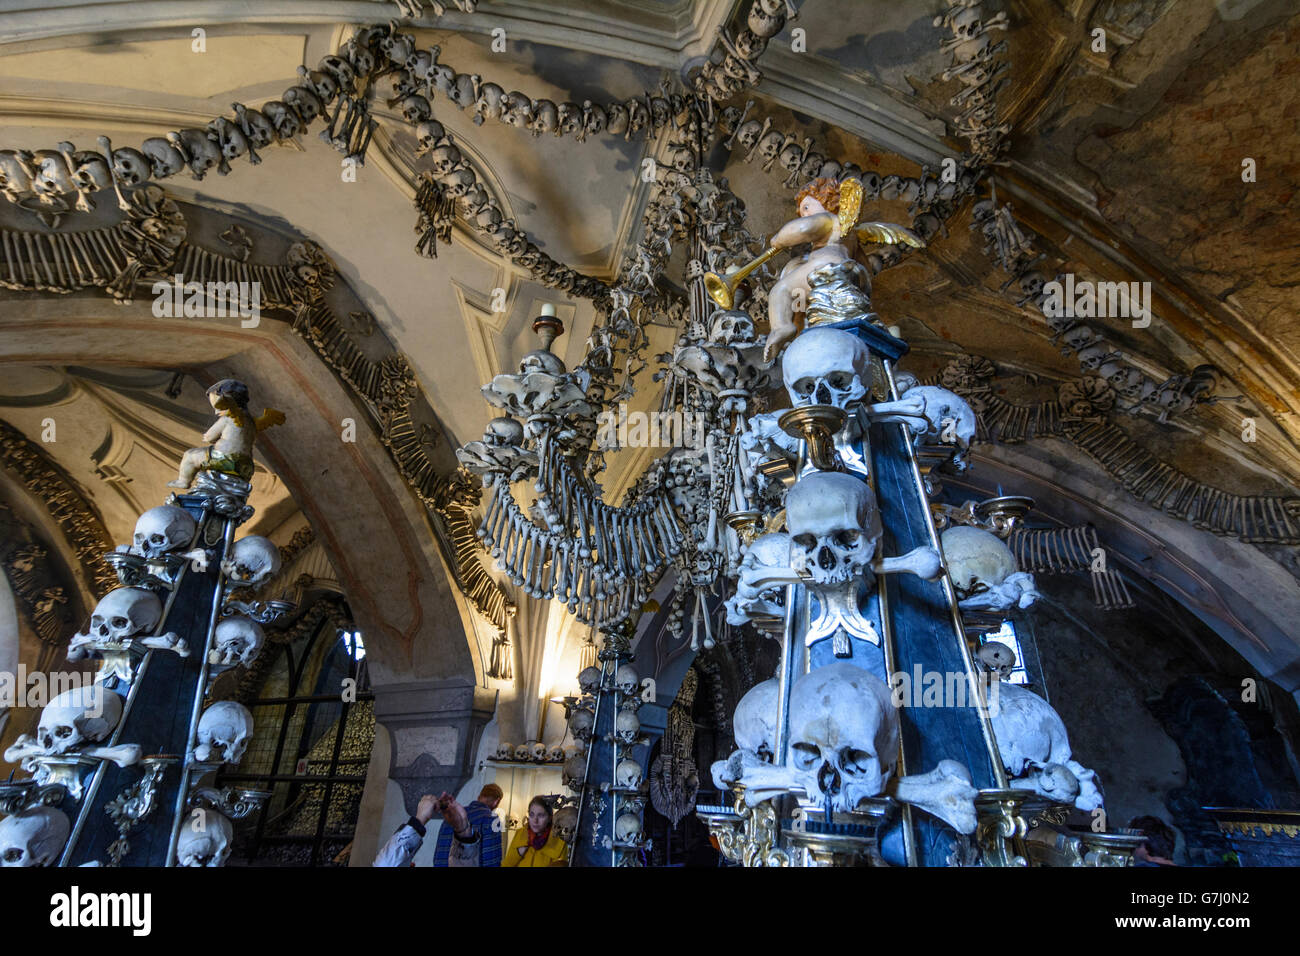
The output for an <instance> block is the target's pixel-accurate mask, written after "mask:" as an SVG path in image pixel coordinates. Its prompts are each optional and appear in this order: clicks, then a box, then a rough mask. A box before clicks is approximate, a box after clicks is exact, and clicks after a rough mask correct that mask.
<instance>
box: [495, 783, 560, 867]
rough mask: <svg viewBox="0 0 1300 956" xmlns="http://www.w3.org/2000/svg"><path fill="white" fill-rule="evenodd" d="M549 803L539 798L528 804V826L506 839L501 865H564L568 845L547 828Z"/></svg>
mask: <svg viewBox="0 0 1300 956" xmlns="http://www.w3.org/2000/svg"><path fill="white" fill-rule="evenodd" d="M551 817H552V814H551V805H550V804H549V803H547V802H546V800H544V799H543V798H542V797H533V799H532V802H530V803H529V804H528V825H527V826H524V827H521V828H520V829H519V831H518V832H517V833H516V834H515V837H514V839H513V840H511V841H510V849H509V850H507V851H506V855H505V859H504V860H502V862H501V865H502V866H566V865H567V862H568V851H569V848H568V846H566V845H565V843H564V841H563V840H561V839H560V837H559V834H557V833H555V832H553V831H552V829H551Z"/></svg>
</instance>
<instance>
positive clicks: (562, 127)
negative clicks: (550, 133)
mask: <svg viewBox="0 0 1300 956" xmlns="http://www.w3.org/2000/svg"><path fill="white" fill-rule="evenodd" d="M558 113H559V126H558V127H557V128H556V130H555V135H556V136H568V135H570V134H573V133H577V132H578V131H579V130H581V129H582V107H581V106H579V105H578V104H577V103H561V104H560V106H559V109H558Z"/></svg>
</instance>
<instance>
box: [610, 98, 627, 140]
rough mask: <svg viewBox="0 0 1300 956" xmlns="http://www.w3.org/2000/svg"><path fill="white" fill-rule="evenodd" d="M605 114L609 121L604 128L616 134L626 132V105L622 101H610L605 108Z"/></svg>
mask: <svg viewBox="0 0 1300 956" xmlns="http://www.w3.org/2000/svg"><path fill="white" fill-rule="evenodd" d="M606 114H607V115H608V117H609V121H608V122H607V123H606V124H605V128H606V129H607V130H609V131H610V132H611V133H612V134H614V135H615V136H617V135H618V134H619V133H626V132H627V107H626V106H624V105H623V104H622V103H610V104H609V106H608V107H607V108H606Z"/></svg>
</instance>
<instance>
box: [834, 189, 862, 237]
mask: <svg viewBox="0 0 1300 956" xmlns="http://www.w3.org/2000/svg"><path fill="white" fill-rule="evenodd" d="M861 212H862V183H860V182H859V181H858V180H856V179H846V180H844V182H842V183H840V211H839V214H838V215H839V219H840V235H841V236H847V235H848V234H849V230H850V229H852V228H853V226H854V224H855V223H856V222H857V221H858V214H859V213H861Z"/></svg>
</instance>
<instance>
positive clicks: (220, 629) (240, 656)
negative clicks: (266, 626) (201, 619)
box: [209, 615, 266, 667]
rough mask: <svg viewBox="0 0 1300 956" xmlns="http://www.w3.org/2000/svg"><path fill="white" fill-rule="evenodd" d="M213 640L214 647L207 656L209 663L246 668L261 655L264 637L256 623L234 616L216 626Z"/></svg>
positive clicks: (241, 616) (240, 616)
mask: <svg viewBox="0 0 1300 956" xmlns="http://www.w3.org/2000/svg"><path fill="white" fill-rule="evenodd" d="M214 640H215V641H216V647H215V648H213V650H212V653H211V655H209V661H210V663H213V664H243V665H244V666H245V667H247V666H248V665H249V664H251V663H253V661H254V660H256V659H257V655H258V654H260V653H261V651H262V645H263V644H264V643H265V642H266V636H265V635H264V634H263V633H262V628H261V626H260V625H258V623H257V622H256V621H254V620H251V619H250V618H247V617H244V616H243V615H235V616H234V617H228V618H226V619H225V620H223V621H221V622H220V623H219V624H218V625H217V629H216V633H215V634H214Z"/></svg>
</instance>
